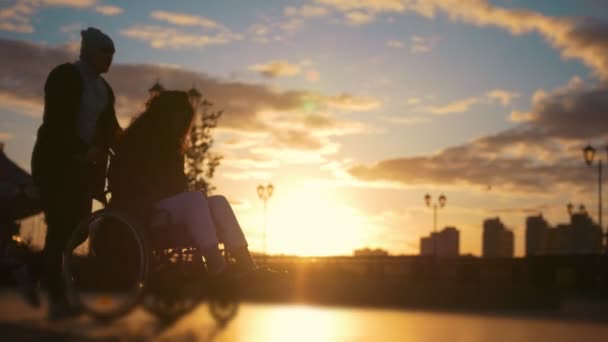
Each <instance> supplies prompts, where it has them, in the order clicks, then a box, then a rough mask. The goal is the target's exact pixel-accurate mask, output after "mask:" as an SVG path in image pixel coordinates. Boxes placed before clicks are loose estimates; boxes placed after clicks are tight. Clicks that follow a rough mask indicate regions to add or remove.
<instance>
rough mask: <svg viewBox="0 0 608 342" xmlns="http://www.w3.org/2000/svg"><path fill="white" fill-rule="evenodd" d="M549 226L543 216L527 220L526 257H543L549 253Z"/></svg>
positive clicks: (531, 217)
mask: <svg viewBox="0 0 608 342" xmlns="http://www.w3.org/2000/svg"><path fill="white" fill-rule="evenodd" d="M548 235H549V224H548V223H547V221H546V220H545V218H544V217H543V215H538V216H530V217H528V218H526V255H543V254H545V253H546V252H547V240H548Z"/></svg>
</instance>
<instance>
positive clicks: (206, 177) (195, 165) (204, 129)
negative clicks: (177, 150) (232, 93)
mask: <svg viewBox="0 0 608 342" xmlns="http://www.w3.org/2000/svg"><path fill="white" fill-rule="evenodd" d="M197 107H198V110H197V112H196V115H195V118H194V122H193V127H192V130H191V131H190V136H189V139H190V147H189V148H188V150H187V151H186V165H185V171H186V175H187V176H188V179H189V181H190V184H189V186H190V190H194V191H202V192H203V193H204V194H210V193H212V192H213V190H215V186H213V185H212V184H211V178H213V174H214V173H215V169H216V168H217V167H218V166H219V165H220V161H221V160H222V158H223V156H221V155H220V154H217V153H213V152H212V151H211V147H212V146H213V134H212V131H213V129H214V128H215V127H216V126H217V122H218V119H219V118H220V116H222V114H223V111H221V110H213V109H212V108H211V107H213V103H211V102H209V101H207V100H203V101H202V102H201V104H200V105H198V106H197Z"/></svg>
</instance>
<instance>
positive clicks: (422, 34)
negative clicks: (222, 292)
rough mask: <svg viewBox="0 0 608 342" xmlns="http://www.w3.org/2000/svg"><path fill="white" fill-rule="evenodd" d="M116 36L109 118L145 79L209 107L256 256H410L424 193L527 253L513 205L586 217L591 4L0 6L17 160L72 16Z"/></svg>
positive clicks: (25, 162)
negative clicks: (489, 221)
mask: <svg viewBox="0 0 608 342" xmlns="http://www.w3.org/2000/svg"><path fill="white" fill-rule="evenodd" d="M88 26H95V27H98V28H100V29H101V30H103V31H104V32H106V33H108V34H109V35H110V36H111V37H112V38H113V39H114V43H115V46H116V54H115V56H114V65H113V67H112V68H111V70H110V72H109V73H108V74H107V75H104V77H105V78H106V79H107V80H108V82H109V83H110V84H111V85H112V87H113V89H114V92H115V93H116V96H117V112H118V114H119V115H120V118H121V122H122V123H123V125H125V124H126V123H128V122H129V120H130V118H131V117H132V116H133V115H135V114H137V113H138V112H139V111H140V110H141V104H142V103H143V101H144V100H145V99H146V98H147V96H148V94H147V89H148V87H150V86H151V85H152V84H153V83H154V82H155V80H156V79H157V78H158V79H160V82H161V83H163V85H165V86H166V87H167V88H174V89H184V90H186V89H188V88H190V87H191V86H192V85H193V84H195V85H196V86H197V87H198V88H199V89H200V90H201V92H202V93H203V94H204V96H205V97H206V98H207V99H208V100H210V101H212V102H213V103H214V108H217V109H221V110H224V112H225V114H224V115H223V116H222V118H221V119H220V123H219V127H218V128H217V129H216V131H215V138H216V144H215V146H214V151H215V152H216V153H220V154H222V155H223V156H224V159H223V161H222V164H221V165H220V167H219V168H218V169H217V173H216V177H215V178H214V179H213V183H214V185H216V186H217V191H216V193H221V194H223V195H225V196H226V197H227V198H228V199H229V200H230V202H231V203H232V204H233V205H234V209H235V211H236V213H237V216H238V218H239V220H240V221H241V224H242V226H243V228H244V230H245V232H246V234H247V236H248V238H249V240H250V244H251V248H252V249H254V250H259V249H260V248H261V246H262V243H261V241H262V239H261V237H262V231H263V224H264V219H263V206H262V202H261V200H260V199H258V197H257V194H256V187H257V185H258V184H267V183H269V182H271V183H272V184H274V186H275V192H274V194H273V196H272V197H271V198H270V200H269V202H268V243H269V250H270V252H271V253H290V254H301V255H332V254H351V253H352V250H353V249H355V248H360V247H365V246H369V247H373V248H378V247H379V248H384V249H386V250H388V251H389V252H390V253H392V254H417V253H418V247H419V238H420V237H421V236H423V235H427V234H428V233H429V232H430V231H431V230H432V218H433V216H432V211H431V210H430V209H429V208H427V207H426V206H425V205H424V200H423V197H424V195H425V194H426V193H430V194H431V195H432V196H433V198H437V197H438V196H439V195H440V194H442V193H443V194H445V195H446V196H447V206H446V207H445V208H443V209H441V210H440V211H439V213H438V218H439V220H438V224H439V227H444V226H446V225H451V226H455V227H457V228H458V229H460V231H461V252H462V253H472V254H475V255H479V254H480V252H481V225H482V221H483V219H484V218H487V217H496V216H500V218H501V219H502V220H503V222H505V224H506V225H507V226H508V227H509V228H511V229H513V230H514V232H515V244H516V246H515V251H516V255H522V254H523V250H524V231H525V230H524V228H525V226H524V223H525V217H526V216H528V215H531V214H535V213H539V212H542V213H543V214H544V216H545V217H546V218H547V219H548V221H549V222H550V223H552V224H557V223H561V222H565V221H567V220H568V216H567V213H566V209H565V208H566V204H567V203H568V202H570V201H571V202H573V203H575V204H577V205H578V204H579V203H584V204H586V205H587V207H588V208H589V211H590V213H591V215H592V216H593V217H594V218H597V193H596V182H597V178H596V177H597V171H596V170H595V169H594V170H591V169H589V168H588V167H587V166H586V165H585V164H584V162H583V159H582V153H581V149H582V148H583V147H584V146H585V145H587V144H588V143H591V144H594V145H595V146H596V147H598V148H599V149H600V151H599V153H598V156H600V157H601V158H602V159H603V160H604V161H606V152H605V150H604V146H605V144H606V142H608V140H606V138H607V136H608V129H607V128H608V116H607V115H608V82H607V81H608V2H606V1H598V0H578V1H575V0H571V1H566V0H542V1H541V0H537V1H523V0H504V1H486V0H460V1H458V0H424V1H423V0H310V1H288V0H284V1H236V0H226V1H211V0H206V1H205V0H190V1H155V0H154V1H140V0H138V1H101V0H100V1H95V0H88V1H85V0H81V1H78V0H22V1H21V0H17V1H10V0H9V1H6V0H3V1H1V2H0V51H2V52H1V54H0V140H1V141H4V142H5V143H6V148H5V151H6V153H7V154H8V156H9V157H11V158H12V159H14V160H15V161H16V162H17V163H18V164H19V165H21V166H23V167H24V168H25V169H27V170H29V169H30V168H29V163H30V153H31V149H32V146H33V143H34V140H35V132H36V129H37V127H38V126H39V124H40V122H41V113H42V94H43V93H42V88H43V84H44V80H45V78H46V75H47V74H48V72H49V71H50V70H51V69H52V68H53V67H54V66H55V65H57V64H59V63H63V62H67V61H75V60H76V59H77V51H78V47H79V42H80V35H79V31H80V30H81V29H83V28H86V27H88Z"/></svg>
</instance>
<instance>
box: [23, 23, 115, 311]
mask: <svg viewBox="0 0 608 342" xmlns="http://www.w3.org/2000/svg"><path fill="white" fill-rule="evenodd" d="M80 33H81V37H82V40H81V47H80V59H79V60H78V61H77V62H75V63H65V64H61V65H59V66H57V67H55V68H54V69H53V70H52V71H51V72H50V73H49V75H48V77H47V80H46V83H45V85H44V115H43V118H42V124H41V125H40V128H39V129H38V135H37V139H36V144H35V146H34V151H33V153H32V175H33V178H34V182H35V184H36V186H37V187H38V189H39V191H40V197H41V203H42V209H43V211H44V213H45V219H46V223H47V235H46V241H45V246H44V254H43V256H44V262H43V267H44V271H45V272H44V274H45V280H46V286H47V289H48V295H49V301H50V303H49V304H50V305H49V312H48V317H49V319H61V318H67V317H71V316H74V315H76V314H77V312H76V310H75V309H74V308H72V307H70V305H69V303H68V301H67V299H66V295H65V290H64V287H63V280H62V276H61V262H62V252H63V249H64V248H65V245H66V243H67V241H68V239H69V237H70V235H71V233H72V232H73V231H74V229H75V228H76V226H77V225H78V223H79V222H80V221H81V220H82V219H83V218H85V217H86V216H87V215H88V214H90V212H91V206H92V199H93V198H101V196H103V190H104V186H105V173H106V166H107V158H108V151H109V148H110V147H112V146H113V145H114V144H115V143H116V141H117V139H118V137H119V135H120V133H121V129H120V126H119V125H118V121H117V120H116V113H115V110H114V94H113V92H112V88H111V87H110V86H109V85H108V83H107V82H106V81H105V80H104V79H103V78H102V77H101V76H100V75H101V74H103V73H105V72H107V71H108V69H109V68H110V65H111V64H112V58H113V55H114V43H113V42H112V39H110V37H109V36H107V35H106V34H104V33H103V32H101V31H100V30H99V29H96V28H93V27H89V28H87V29H86V30H83V31H81V32H80Z"/></svg>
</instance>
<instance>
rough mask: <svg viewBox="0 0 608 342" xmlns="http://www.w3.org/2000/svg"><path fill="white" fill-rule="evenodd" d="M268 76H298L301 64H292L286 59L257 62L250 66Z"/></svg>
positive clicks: (250, 68) (251, 68)
mask: <svg viewBox="0 0 608 342" xmlns="http://www.w3.org/2000/svg"><path fill="white" fill-rule="evenodd" d="M249 70H254V71H257V72H259V73H260V74H262V75H264V76H266V77H286V76H296V75H298V74H299V73H300V71H301V70H300V66H299V65H297V64H291V63H289V62H287V61H285V60H274V61H270V62H268V63H265V64H255V65H252V66H250V67H249Z"/></svg>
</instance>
